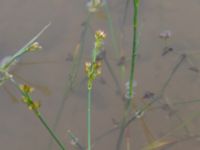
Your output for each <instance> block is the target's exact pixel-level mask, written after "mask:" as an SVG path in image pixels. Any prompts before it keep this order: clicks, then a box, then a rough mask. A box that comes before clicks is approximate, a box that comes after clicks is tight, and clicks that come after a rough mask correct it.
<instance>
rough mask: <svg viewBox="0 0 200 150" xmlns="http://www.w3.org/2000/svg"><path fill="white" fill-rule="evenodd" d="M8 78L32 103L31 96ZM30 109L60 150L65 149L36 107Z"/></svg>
mask: <svg viewBox="0 0 200 150" xmlns="http://www.w3.org/2000/svg"><path fill="white" fill-rule="evenodd" d="M10 80H11V82H12V83H13V84H14V85H15V86H16V88H17V89H18V90H19V92H20V93H21V95H22V96H24V97H26V98H27V99H28V100H29V102H30V103H33V100H32V97H31V96H30V95H29V94H28V93H25V92H24V91H22V90H21V89H20V86H19V84H18V83H17V82H16V81H15V80H14V79H13V78H11V79H10ZM32 111H33V112H34V114H35V116H36V117H37V118H38V119H39V120H40V122H41V123H42V124H43V125H44V127H45V128H46V129H47V131H48V132H49V134H50V135H51V136H52V138H53V139H54V140H55V142H56V143H57V144H58V145H59V147H60V148H61V150H66V149H65V147H64V146H63V144H62V143H61V142H60V140H59V139H58V137H57V136H56V134H55V133H54V132H53V130H52V129H51V128H50V127H49V126H48V124H47V122H46V121H45V119H44V117H42V114H41V113H40V111H39V110H38V109H33V110H32Z"/></svg>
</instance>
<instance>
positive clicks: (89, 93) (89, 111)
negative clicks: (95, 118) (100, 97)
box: [87, 89, 92, 150]
mask: <svg viewBox="0 0 200 150" xmlns="http://www.w3.org/2000/svg"><path fill="white" fill-rule="evenodd" d="M91 95H92V89H88V103H87V130H88V131H87V132H88V133H87V135H88V150H91Z"/></svg>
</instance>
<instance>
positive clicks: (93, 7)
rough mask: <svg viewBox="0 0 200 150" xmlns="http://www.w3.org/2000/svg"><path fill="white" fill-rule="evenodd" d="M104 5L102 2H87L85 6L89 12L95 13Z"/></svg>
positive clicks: (98, 0) (100, 0)
mask: <svg viewBox="0 0 200 150" xmlns="http://www.w3.org/2000/svg"><path fill="white" fill-rule="evenodd" d="M104 4H105V1H104V0H89V1H88V2H87V4H86V6H87V8H88V11H89V12H91V13H94V12H97V11H98V10H99V9H100V8H101V7H102V6H103V5H104Z"/></svg>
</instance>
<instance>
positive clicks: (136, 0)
mask: <svg viewBox="0 0 200 150" xmlns="http://www.w3.org/2000/svg"><path fill="white" fill-rule="evenodd" d="M133 2H134V16H133V45H132V54H131V72H130V79H129V100H128V104H127V110H128V111H129V109H130V104H131V101H132V98H131V97H132V96H133V80H134V74H135V61H136V52H137V38H138V37H137V30H138V8H139V0H133Z"/></svg>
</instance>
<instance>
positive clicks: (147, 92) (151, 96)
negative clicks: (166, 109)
mask: <svg viewBox="0 0 200 150" xmlns="http://www.w3.org/2000/svg"><path fill="white" fill-rule="evenodd" d="M154 96H155V93H153V92H151V91H146V92H145V93H144V95H143V97H142V99H151V98H153V97H154Z"/></svg>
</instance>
